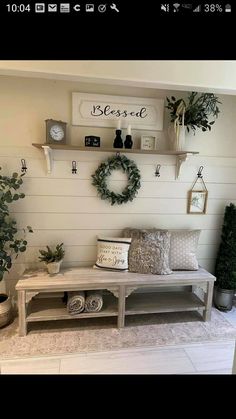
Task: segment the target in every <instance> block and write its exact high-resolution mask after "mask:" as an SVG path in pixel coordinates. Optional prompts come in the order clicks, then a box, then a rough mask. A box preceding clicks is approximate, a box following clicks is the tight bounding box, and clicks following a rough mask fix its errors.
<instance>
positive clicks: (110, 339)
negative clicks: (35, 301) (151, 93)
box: [0, 308, 236, 359]
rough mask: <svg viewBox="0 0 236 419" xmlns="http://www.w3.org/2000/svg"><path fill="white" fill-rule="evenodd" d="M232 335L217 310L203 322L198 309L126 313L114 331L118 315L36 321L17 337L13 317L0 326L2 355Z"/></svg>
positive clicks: (186, 341) (160, 343)
mask: <svg viewBox="0 0 236 419" xmlns="http://www.w3.org/2000/svg"><path fill="white" fill-rule="evenodd" d="M235 338H236V328H234V327H233V326H232V325H231V324H230V323H229V322H228V321H227V320H226V319H225V318H224V317H223V315H222V314H221V313H220V312H219V311H218V310H216V309H215V308H213V309H212V319H211V321H210V322H203V321H202V318H201V316H200V315H199V314H198V313H197V312H181V313H162V314H153V315H150V314H149V315H136V316H128V317H127V319H126V327H125V328H123V329H117V327H116V318H97V319H80V320H67V321H54V322H40V323H33V324H30V325H29V331H28V334H27V336H25V337H19V336H18V319H17V318H16V319H15V320H14V322H13V323H12V324H10V325H9V326H7V327H5V328H3V329H0V359H5V358H14V357H25V356H38V355H59V354H71V353H79V352H91V351H95V352H97V351H109V350H117V349H124V348H132V347H145V346H146V347H147V346H149V347H150V346H153V347H158V346H163V345H178V344H191V343H197V342H205V341H208V342H209V341H219V340H220V341H222V340H227V339H235Z"/></svg>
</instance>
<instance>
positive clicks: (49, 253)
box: [39, 243, 65, 274]
mask: <svg viewBox="0 0 236 419" xmlns="http://www.w3.org/2000/svg"><path fill="white" fill-rule="evenodd" d="M62 246H63V243H61V244H57V245H56V248H55V250H52V249H51V248H50V247H49V246H46V247H47V250H39V253H40V254H41V256H39V260H40V261H41V262H45V263H46V266H47V270H48V273H49V274H57V273H58V272H59V271H60V266H61V262H62V260H63V257H64V255H65V250H64V249H63V247H62Z"/></svg>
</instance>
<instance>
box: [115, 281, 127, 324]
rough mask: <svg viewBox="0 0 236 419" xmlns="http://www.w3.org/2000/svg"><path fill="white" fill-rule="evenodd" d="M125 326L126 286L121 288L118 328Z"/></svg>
mask: <svg viewBox="0 0 236 419" xmlns="http://www.w3.org/2000/svg"><path fill="white" fill-rule="evenodd" d="M124 325H125V286H124V285H121V286H120V287H119V300H118V324H117V326H118V328H121V327H124Z"/></svg>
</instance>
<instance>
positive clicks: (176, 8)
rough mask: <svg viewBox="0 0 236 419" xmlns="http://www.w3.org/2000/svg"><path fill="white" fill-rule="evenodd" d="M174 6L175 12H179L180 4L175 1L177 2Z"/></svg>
mask: <svg viewBox="0 0 236 419" xmlns="http://www.w3.org/2000/svg"><path fill="white" fill-rule="evenodd" d="M173 7H174V13H175V12H178V11H179V8H180V4H179V3H175V4H173Z"/></svg>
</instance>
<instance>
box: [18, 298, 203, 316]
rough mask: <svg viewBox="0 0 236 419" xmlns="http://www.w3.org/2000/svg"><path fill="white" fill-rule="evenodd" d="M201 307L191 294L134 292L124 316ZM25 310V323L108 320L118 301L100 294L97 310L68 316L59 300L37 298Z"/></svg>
mask: <svg viewBox="0 0 236 419" xmlns="http://www.w3.org/2000/svg"><path fill="white" fill-rule="evenodd" d="M203 307H204V303H203V301H201V300H200V299H199V298H198V297H197V296H196V295H195V294H193V293H191V292H180V291H179V292H160V293H159V292H155V293H142V294H139V293H137V294H132V295H130V296H129V297H128V298H126V308H125V315H133V314H148V313H150V314H151V313H165V312H177V311H193V310H198V309H200V308H203ZM29 311H30V312H29V313H28V315H27V317H26V320H27V322H37V321H46V320H65V319H79V318H93V317H111V316H118V300H117V298H115V297H114V296H112V295H104V297H103V308H102V310H101V311H99V312H93V313H86V312H82V313H80V314H77V315H70V314H69V313H68V312H67V308H66V305H65V303H63V302H62V299H59V298H45V299H44V298H40V299H35V300H34V299H33V300H32V301H31V305H30V310H29Z"/></svg>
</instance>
